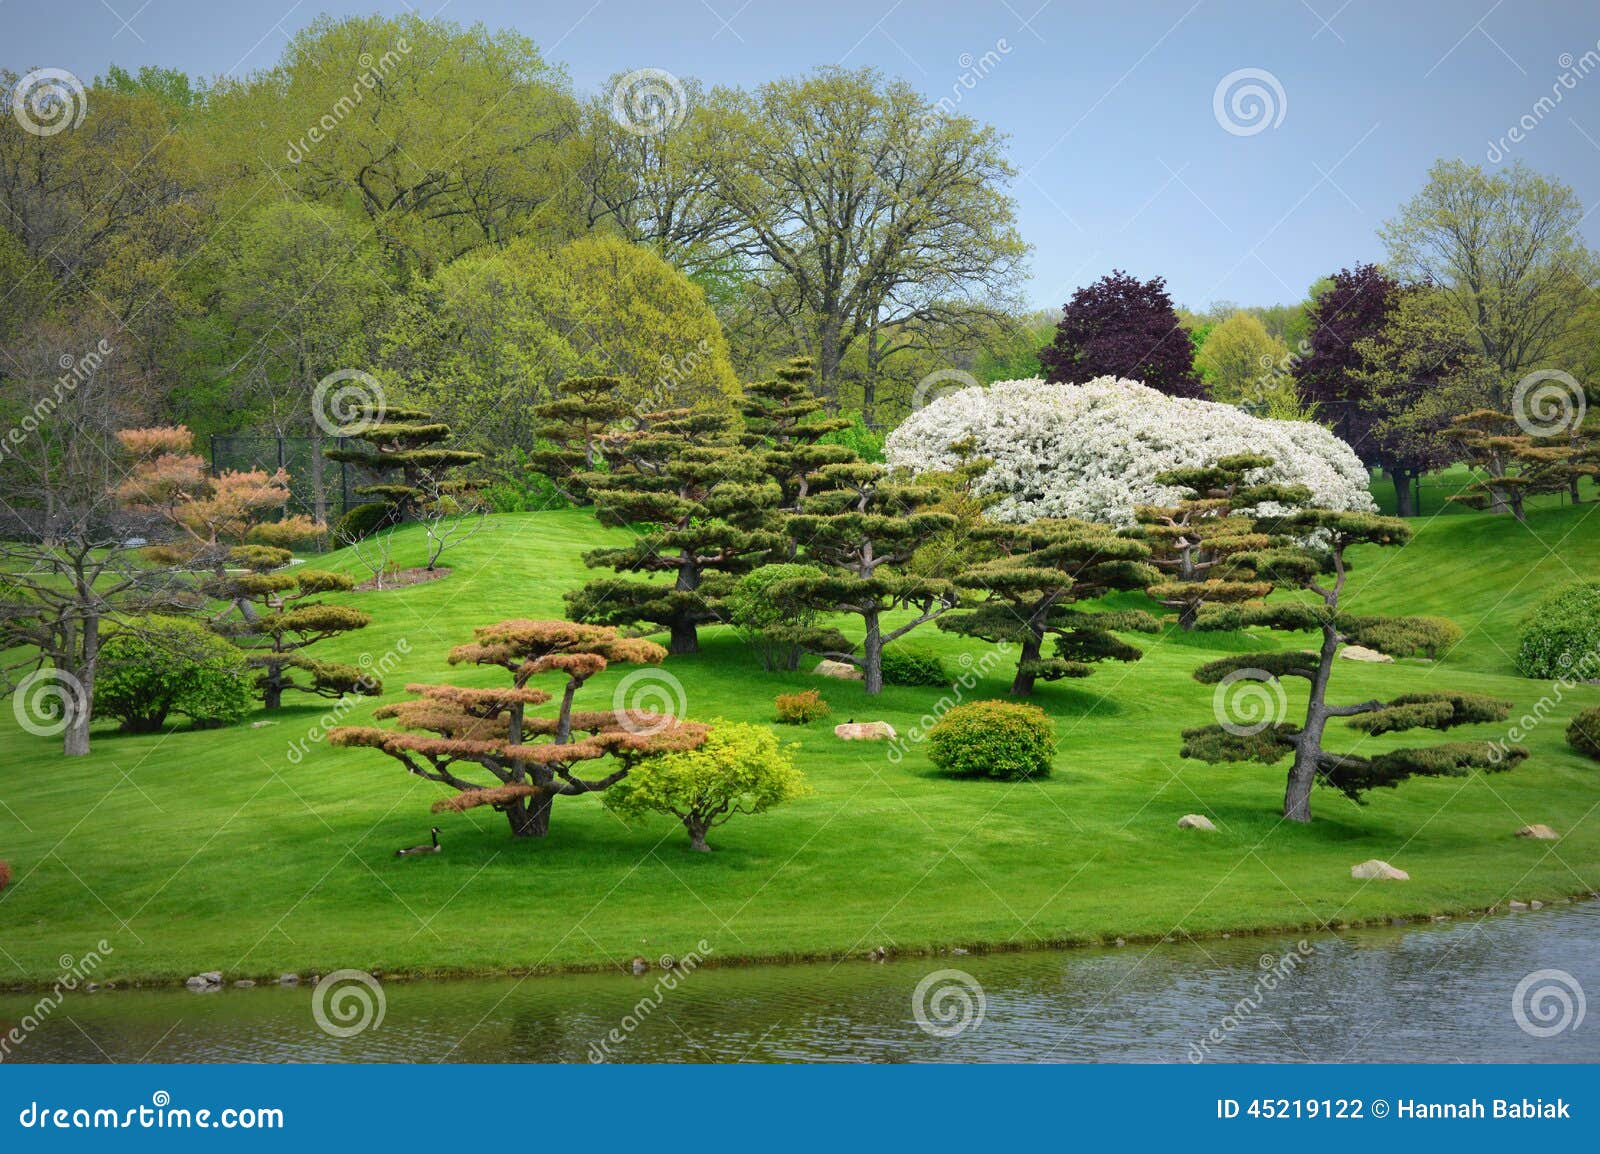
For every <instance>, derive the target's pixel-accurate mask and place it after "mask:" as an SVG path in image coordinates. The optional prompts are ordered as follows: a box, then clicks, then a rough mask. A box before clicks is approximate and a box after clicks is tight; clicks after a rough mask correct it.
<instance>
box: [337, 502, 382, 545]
mask: <svg viewBox="0 0 1600 1154" xmlns="http://www.w3.org/2000/svg"><path fill="white" fill-rule="evenodd" d="M393 516H394V506H393V505H391V504H389V503H388V502H387V501H368V502H367V503H366V504H364V505H356V506H354V507H352V508H351V509H350V510H349V511H348V512H346V513H345V515H344V516H342V517H340V518H339V519H338V520H337V521H335V522H334V523H333V539H334V540H335V541H336V542H341V543H343V542H349V541H361V540H364V539H365V538H367V537H370V536H371V535H372V534H373V533H375V532H377V531H378V530H379V529H381V528H383V526H384V525H386V524H388V522H389V520H390V518H391V517H393Z"/></svg>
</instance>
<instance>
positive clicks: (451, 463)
mask: <svg viewBox="0 0 1600 1154" xmlns="http://www.w3.org/2000/svg"><path fill="white" fill-rule="evenodd" d="M369 422H371V423H369ZM346 428H347V429H348V431H347V432H343V433H341V434H340V438H341V444H339V445H338V446H336V447H335V448H332V449H329V450H328V451H327V452H326V454H325V455H326V456H327V458H328V459H329V460H331V461H341V462H345V463H347V464H351V465H357V466H359V467H361V468H363V469H365V470H367V471H368V472H370V473H374V474H376V475H377V476H379V477H380V478H382V480H379V481H378V482H376V483H374V484H371V485H361V486H359V487H357V489H356V493H357V495H358V496H362V497H370V498H371V499H372V500H373V501H376V502H381V503H383V504H385V505H387V506H388V507H389V511H388V513H387V515H386V516H384V517H383V519H382V520H381V521H379V522H378V524H379V525H398V524H401V523H403V522H407V521H417V522H421V523H422V524H423V525H424V527H425V528H426V530H427V535H428V546H429V548H428V563H427V567H428V568H429V569H432V568H434V566H435V565H436V564H437V563H438V560H439V555H440V554H441V553H443V552H444V550H445V548H446V547H447V546H448V545H449V544H451V543H452V538H454V539H456V540H459V539H460V538H461V537H463V536H465V535H466V532H467V531H470V529H472V528H475V527H476V524H477V523H481V511H480V509H479V506H478V505H477V504H476V501H475V500H474V498H473V497H472V493H473V491H474V490H475V489H476V488H478V487H479V486H480V485H481V483H482V482H480V481H477V480H464V479H461V478H458V477H455V476H453V475H452V474H453V472H454V471H455V470H457V469H460V468H462V467H463V466H467V465H476V464H477V463H478V462H480V461H482V460H483V454H482V453H475V452H472V451H471V450H468V449H452V448H449V447H448V446H447V445H446V444H445V442H446V441H448V440H449V439H450V437H451V435H452V431H451V428H450V426H449V425H447V424H445V423H444V422H442V421H436V420H434V419H433V415H432V414H431V413H427V412H424V411H423V410H421V409H402V408H390V409H385V410H384V411H383V412H381V413H377V412H370V411H369V412H367V413H364V414H360V415H358V419H357V420H356V421H355V422H354V423H353V424H351V425H348V426H346ZM474 517H479V518H480V520H479V521H478V522H473V521H472V520H471V519H472V518H474Z"/></svg>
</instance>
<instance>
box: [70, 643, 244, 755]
mask: <svg viewBox="0 0 1600 1154" xmlns="http://www.w3.org/2000/svg"><path fill="white" fill-rule="evenodd" d="M246 672H247V671H246V668H245V663H244V656H243V654H242V653H241V652H240V651H239V649H238V648H237V647H235V646H233V645H230V644H229V643H228V642H227V641H225V640H223V639H222V638H221V637H218V636H217V635H216V634H215V633H213V632H211V630H209V629H207V628H206V627H205V626H204V625H202V624H200V623H199V622H198V621H190V620H189V619H187V618H184V617H160V616H150V617H137V618H134V619H132V620H130V621H129V622H128V623H127V624H126V625H119V626H117V627H115V628H114V629H113V630H112V632H111V633H110V634H109V635H108V636H107V637H106V639H105V642H104V644H103V645H102V646H101V648H100V660H99V664H98V666H97V668H96V670H95V682H94V712H95V715H96V716H98V717H110V718H114V719H116V720H117V721H120V722H121V723H122V731H123V732H124V733H155V732H158V731H159V730H160V729H161V727H162V726H163V725H165V724H166V722H167V718H168V717H169V716H171V715H172V714H175V713H176V714H181V715H182V716H184V717H187V718H188V719H189V720H190V721H192V722H193V723H194V724H195V725H196V726H197V727H199V728H211V727H213V726H219V725H232V724H233V723H234V722H236V721H239V720H240V719H241V718H243V717H244V716H245V714H247V713H249V712H250V706H251V701H252V698H251V693H250V683H249V681H248V680H247V678H246Z"/></svg>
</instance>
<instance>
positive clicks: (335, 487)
mask: <svg viewBox="0 0 1600 1154" xmlns="http://www.w3.org/2000/svg"><path fill="white" fill-rule="evenodd" d="M351 443H352V442H351V441H350V439H349V438H346V437H337V438H335V437H330V438H328V439H326V440H324V441H323V442H322V443H321V447H320V450H319V451H322V452H326V451H327V450H328V449H332V448H336V447H338V448H343V447H345V446H346V445H348V444H351ZM314 461H315V454H314V453H313V450H312V441H311V438H310V437H278V436H271V435H251V434H243V433H219V434H217V435H215V436H213V437H212V438H211V471H212V473H219V472H221V471H222V470H224V469H235V470H248V469H265V470H266V471H267V472H269V473H272V472H276V471H277V470H279V469H282V470H283V471H284V472H285V473H287V474H288V476H289V512H291V513H304V514H306V515H308V516H309V515H312V514H314V513H315V511H316V470H315V466H314ZM378 480H379V478H378V477H377V476H376V475H375V474H373V473H372V471H371V470H369V469H363V468H361V467H360V466H359V465H347V464H345V463H344V462H342V461H329V460H326V459H324V460H323V462H322V488H323V493H324V500H326V502H327V506H328V518H329V520H330V521H331V520H332V519H334V518H336V517H339V516H342V515H343V514H344V513H346V512H348V511H349V510H350V509H352V508H353V507H355V506H356V505H360V504H364V503H365V502H367V501H369V500H371V498H370V497H363V496H361V495H360V494H359V493H357V492H356V490H357V489H359V488H361V487H362V486H363V485H371V484H375V483H376V482H377V481H378Z"/></svg>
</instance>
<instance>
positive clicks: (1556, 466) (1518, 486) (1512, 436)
mask: <svg viewBox="0 0 1600 1154" xmlns="http://www.w3.org/2000/svg"><path fill="white" fill-rule="evenodd" d="M1445 436H1447V437H1449V438H1450V439H1451V440H1453V441H1455V442H1456V443H1458V444H1459V445H1460V446H1461V449H1462V452H1463V453H1465V454H1466V458H1467V461H1468V462H1469V463H1470V464H1472V465H1473V466H1474V467H1475V468H1477V469H1478V470H1479V471H1480V472H1481V474H1482V475H1481V476H1479V477H1478V478H1476V479H1475V480H1474V481H1473V482H1472V483H1471V484H1470V485H1468V486H1467V487H1466V489H1465V490H1463V491H1462V492H1460V493H1452V494H1451V495H1450V496H1449V497H1448V498H1446V499H1447V500H1450V501H1454V502H1456V503H1458V504H1462V505H1468V506H1471V507H1472V508H1474V509H1489V510H1492V511H1494V512H1497V513H1498V512H1504V511H1505V510H1507V509H1509V510H1510V511H1511V513H1512V515H1513V516H1515V517H1516V519H1517V520H1519V521H1525V520H1527V513H1526V504H1527V499H1528V498H1529V497H1531V496H1533V495H1534V494H1536V493H1562V492H1567V491H1569V490H1570V489H1571V488H1572V486H1573V482H1574V481H1575V480H1576V479H1577V478H1578V477H1580V476H1583V475H1584V474H1585V473H1586V472H1587V469H1586V467H1585V466H1586V462H1584V461H1583V460H1575V459H1574V458H1576V457H1578V455H1579V450H1580V446H1579V445H1578V444H1576V443H1575V442H1574V441H1573V439H1572V438H1570V437H1568V436H1559V437H1534V436H1530V435H1529V434H1528V433H1526V432H1524V431H1523V429H1522V428H1521V426H1519V425H1518V424H1517V422H1516V420H1515V418H1513V417H1511V416H1509V415H1508V414H1506V413H1500V412H1496V411H1495V410H1493V409H1474V410H1473V411H1472V412H1470V413H1464V414H1462V415H1461V416H1459V417H1457V418H1456V419H1455V420H1454V421H1452V422H1451V423H1450V425H1449V427H1448V428H1447V429H1446V430H1445Z"/></svg>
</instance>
